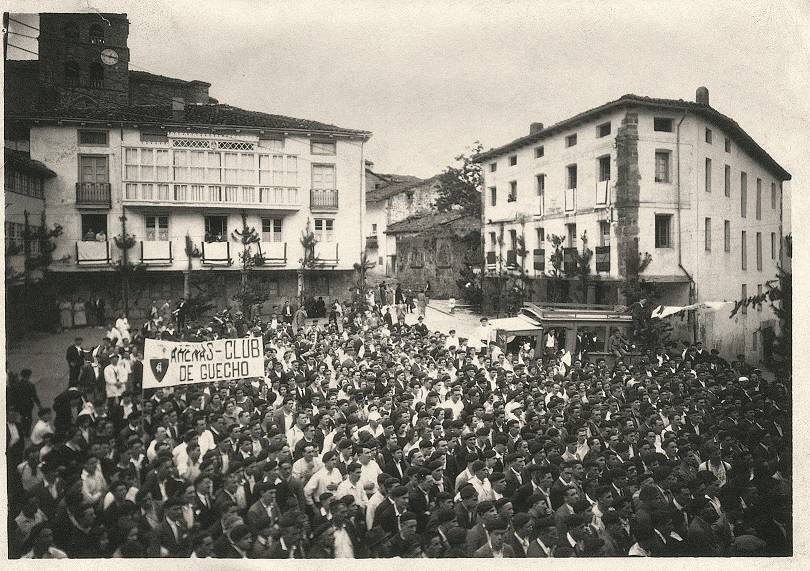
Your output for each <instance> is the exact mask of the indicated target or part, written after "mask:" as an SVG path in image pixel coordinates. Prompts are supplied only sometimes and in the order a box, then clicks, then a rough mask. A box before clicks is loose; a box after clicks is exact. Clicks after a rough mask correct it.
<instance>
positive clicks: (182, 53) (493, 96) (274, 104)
mask: <svg viewBox="0 0 810 571" xmlns="http://www.w3.org/2000/svg"><path fill="white" fill-rule="evenodd" d="M404 4H407V8H403V5H404ZM75 5H76V8H77V9H74V11H87V8H86V5H87V3H86V2H76V4H75ZM27 6H31V4H30V3H28V4H27ZM93 6H95V7H97V8H99V9H100V10H103V11H110V12H126V13H127V14H128V15H129V20H130V35H129V47H130V50H131V62H132V64H133V65H134V66H135V67H137V68H140V69H147V70H149V71H152V72H154V73H159V74H163V75H169V76H173V77H180V78H183V79H201V80H205V81H208V82H210V83H211V84H212V86H211V95H212V96H214V97H216V98H217V99H219V100H220V101H221V102H226V103H230V104H232V105H236V106H239V107H244V108H247V109H254V110H260V111H266V112H270V113H278V114H283V115H291V116H295V117H302V118H307V119H315V120H320V121H324V122H327V123H334V124H337V125H340V126H342V127H349V128H358V129H365V130H369V131H372V132H373V134H374V135H373V138H372V139H371V141H370V143H369V144H368V148H367V152H366V156H367V157H368V158H369V159H371V160H373V161H374V162H375V165H376V169H377V170H379V171H381V172H396V173H402V174H412V175H417V176H424V177H427V176H430V175H432V174H435V173H437V172H439V171H440V170H441V169H442V168H443V167H444V166H445V165H447V164H448V162H450V161H451V160H452V157H453V156H454V155H456V154H458V153H459V152H461V151H463V150H464V148H465V147H466V146H468V145H470V144H471V143H472V142H473V141H474V140H476V139H477V140H480V141H481V142H482V143H483V144H484V146H485V147H486V148H489V147H492V146H498V145H501V144H504V143H506V142H508V141H510V140H512V139H514V138H515V137H518V136H521V135H524V134H526V133H527V132H528V127H529V123H530V122H532V121H542V122H543V123H545V124H546V125H549V124H551V123H554V122H556V121H559V120H562V119H565V118H566V117H569V116H571V115H573V114H575V113H578V112H580V111H583V110H585V109H588V108H591V107H594V106H596V105H599V104H601V103H604V102H606V101H609V100H611V99H615V98H617V97H619V96H621V95H622V94H625V93H636V94H639V95H649V96H654V97H666V98H675V99H678V98H683V99H694V95H695V88H696V87H698V86H699V85H705V86H707V87H708V88H709V90H710V94H711V104H712V106H713V107H715V108H716V109H718V110H719V111H721V112H723V113H725V114H727V115H729V116H731V117H732V118H734V119H735V120H736V121H737V122H738V123H739V124H740V125H741V126H742V127H743V128H744V129H746V130H747V131H748V133H749V134H751V135H752V136H753V137H754V139H755V140H756V141H758V142H759V143H760V145H762V146H763V147H764V148H765V149H766V150H767V151H768V152H769V153H770V154H771V155H772V156H773V157H774V158H775V159H776V160H777V161H778V162H779V163H780V164H782V166H784V167H785V168H786V169H787V170H788V171H789V172H791V173H792V174H793V176H794V181H795V182H794V183H793V185H792V186H793V187H794V188H797V187H798V188H803V187H804V186H805V184H806V181H807V179H808V176H810V165H809V164H808V160H807V155H808V153H807V134H808V133H810V98H808V97H807V93H808V87H810V74H809V73H808V69H810V55H808V54H809V51H810V31H809V30H810V9H808V3H806V2H799V1H796V2H779V1H770V2H745V3H742V2H718V1H714V2H683V1H680V2H677V3H676V2H655V1H647V2H643V3H642V2H635V3H633V2H622V1H612V2H600V3H588V2H542V1H539V2H522V1H521V2H494V1H493V2H473V1H464V2H462V1H459V2H451V1H444V2H442V1H438V0H434V1H433V2H407V3H394V2H375V1H366V2H361V1H357V2H342V3H337V2H332V3H327V2H295V3H291V2H259V1H252V0H231V1H227V2H224V1H222V0H220V1H213V0H211V1H208V0H195V1H193V2H192V1H182V0H173V1H166V2H158V1H148V0H147V1H144V0H139V1H138V2H115V1H111V2H95V3H93ZM69 7H70V2H64V1H63V2H60V3H58V4H55V3H50V4H45V5H40V6H39V10H40V11H45V10H51V11H54V10H59V11H70V8H69ZM29 10H30V8H29ZM26 21H27V22H36V20H35V19H33V18H32V19H26ZM11 29H12V30H13V31H15V30H16V31H22V32H27V33H33V34H34V35H35V32H32V31H31V30H26V29H23V28H20V27H17V26H16V25H12V28H11ZM10 38H11V41H12V42H13V43H16V44H17V45H19V46H20V47H26V48H29V49H32V50H34V51H36V42H35V41H34V40H29V39H26V38H23V37H20V36H16V37H15V36H14V35H12V36H10ZM9 55H10V56H11V57H15V58H16V57H26V54H24V53H23V52H20V51H19V50H16V49H13V48H11V49H10V52H9ZM29 57H33V56H29Z"/></svg>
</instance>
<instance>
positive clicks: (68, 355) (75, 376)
mask: <svg viewBox="0 0 810 571" xmlns="http://www.w3.org/2000/svg"><path fill="white" fill-rule="evenodd" d="M82 341H83V340H82V338H81V337H76V339H75V340H74V342H73V345H71V346H70V347H68V348H67V351H66V352H65V360H67V362H68V371H69V372H70V378H69V380H68V386H69V387H75V386H76V384H77V383H78V382H79V373H80V372H81V370H82V365H83V364H84V350H83V349H82Z"/></svg>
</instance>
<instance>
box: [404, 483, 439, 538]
mask: <svg viewBox="0 0 810 571" xmlns="http://www.w3.org/2000/svg"><path fill="white" fill-rule="evenodd" d="M415 481H416V485H415V486H414V487H413V488H412V489H411V492H410V494H409V495H408V510H409V511H411V512H413V514H414V515H416V531H417V533H424V531H425V528H426V527H427V522H428V519H429V518H430V511H431V498H430V490H431V488H432V487H433V482H432V480H431V478H430V470H428V469H427V468H421V469H419V471H418V472H417V473H416V476H415Z"/></svg>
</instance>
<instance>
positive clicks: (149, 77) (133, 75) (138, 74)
mask: <svg viewBox="0 0 810 571" xmlns="http://www.w3.org/2000/svg"><path fill="white" fill-rule="evenodd" d="M129 80H130V81H157V82H160V83H173V84H176V85H188V84H189V83H192V82H199V83H204V84H206V85H209V86H210V85H211V84H210V83H208V82H207V81H200V80H190V81H186V80H185V79H178V78H176V77H167V76H165V75H158V74H156V73H149V72H148V71H136V70H130V71H129Z"/></svg>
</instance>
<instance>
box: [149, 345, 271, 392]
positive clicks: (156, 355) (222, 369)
mask: <svg viewBox="0 0 810 571" xmlns="http://www.w3.org/2000/svg"><path fill="white" fill-rule="evenodd" d="M143 353H144V355H143V388H144V389H154V388H159V387H173V386H176V385H185V384H192V383H214V382H217V381H232V380H236V379H246V378H249V377H261V376H263V375H264V346H263V345H262V340H261V338H259V337H242V338H239V339H219V340H217V341H206V342H204V343H186V342H179V343H177V342H174V341H159V340H156V339H147V340H146V343H145V345H144V351H143Z"/></svg>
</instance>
